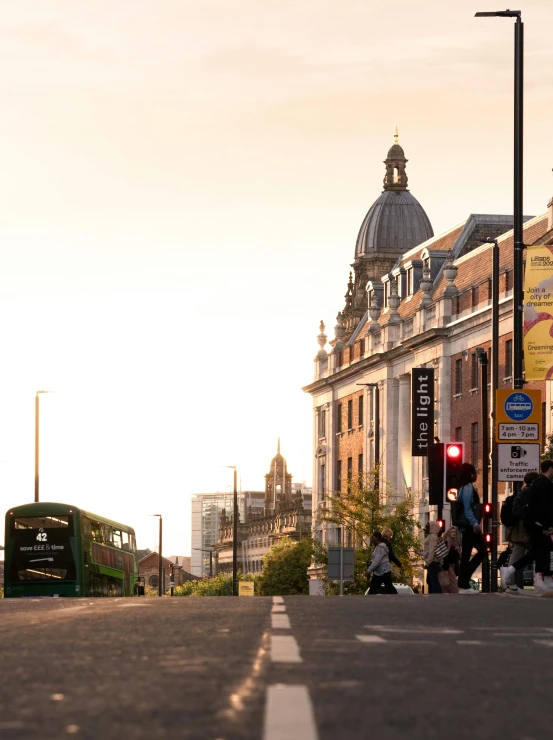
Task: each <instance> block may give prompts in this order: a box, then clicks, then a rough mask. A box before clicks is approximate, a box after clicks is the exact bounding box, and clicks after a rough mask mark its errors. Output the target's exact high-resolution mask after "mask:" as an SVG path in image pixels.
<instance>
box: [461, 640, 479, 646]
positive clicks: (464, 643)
mask: <svg viewBox="0 0 553 740" xmlns="http://www.w3.org/2000/svg"><path fill="white" fill-rule="evenodd" d="M456 643H457V645H483V644H484V643H483V642H482V640H456Z"/></svg>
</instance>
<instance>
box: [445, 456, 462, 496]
mask: <svg viewBox="0 0 553 740" xmlns="http://www.w3.org/2000/svg"><path fill="white" fill-rule="evenodd" d="M463 458H464V445H463V443H462V442H447V443H446V445H445V497H446V500H447V501H456V500H457V492H458V491H459V476H460V474H461V465H462V464H463Z"/></svg>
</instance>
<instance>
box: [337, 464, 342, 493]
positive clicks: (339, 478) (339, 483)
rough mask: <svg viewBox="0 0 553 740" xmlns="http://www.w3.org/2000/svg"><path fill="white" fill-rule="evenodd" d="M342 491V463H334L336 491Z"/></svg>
mask: <svg viewBox="0 0 553 740" xmlns="http://www.w3.org/2000/svg"><path fill="white" fill-rule="evenodd" d="M341 490H342V461H341V460H337V461H336V491H337V492H338V493H340V491H341Z"/></svg>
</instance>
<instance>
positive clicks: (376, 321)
mask: <svg viewBox="0 0 553 740" xmlns="http://www.w3.org/2000/svg"><path fill="white" fill-rule="evenodd" d="M384 164H385V177H384V190H383V192H382V193H381V194H380V195H379V196H378V198H377V199H376V200H375V202H374V203H373V205H372V206H371V207H370V208H369V210H368V212H367V214H366V216H365V217H364V219H363V221H362V223H361V227H360V229H359V235H358V237H357V241H356V244H355V249H354V251H353V262H351V263H350V268H351V271H350V272H349V281H348V282H347V289H346V294H345V302H344V304H342V305H341V306H340V310H339V311H338V314H337V317H336V324H335V326H334V336H333V337H332V338H331V339H330V340H329V337H328V335H327V333H326V328H325V323H324V321H321V322H320V326H319V335H318V343H319V351H318V353H317V355H316V357H315V360H314V377H313V380H312V382H310V383H309V384H308V385H306V386H305V387H304V391H305V392H307V393H309V394H310V395H311V397H312V399H313V451H314V458H313V464H314V469H313V533H314V535H315V536H316V537H317V538H319V539H320V540H322V541H323V542H326V543H336V542H340V541H341V537H342V534H341V531H340V530H339V529H338V528H336V527H335V526H334V525H331V524H328V523H324V522H322V521H321V518H320V513H321V512H322V511H323V510H324V509H325V508H327V506H328V505H329V501H330V500H331V498H332V497H333V496H334V495H336V494H337V493H339V492H343V491H345V490H347V486H348V481H351V480H352V479H353V477H354V476H358V475H366V474H368V473H370V472H371V471H373V470H374V469H375V465H377V464H378V468H379V475H380V480H381V481H383V485H382V486H381V490H382V491H384V490H387V491H389V492H392V491H393V492H394V495H396V496H405V495H407V494H411V495H412V497H413V505H414V507H415V512H416V514H417V516H418V517H419V519H420V521H421V524H425V523H426V522H427V521H428V520H429V518H430V517H431V516H432V517H433V518H435V516H436V512H435V511H434V510H433V508H432V507H431V506H430V505H429V501H428V465H427V457H426V456H425V454H422V455H414V454H412V439H411V382H412V371H413V369H415V368H432V370H433V373H432V375H433V378H434V399H435V402H434V427H433V429H431V430H428V433H429V437H430V442H432V438H433V437H438V438H439V439H440V440H441V441H448V440H458V441H463V442H464V443H465V459H466V460H468V461H469V462H472V463H473V464H474V465H475V466H476V467H477V468H479V470H480V471H481V470H482V466H483V459H482V449H483V432H482V423H481V399H482V388H481V387H480V385H481V383H480V377H481V375H480V374H479V373H480V367H479V360H478V356H479V353H477V352H476V349H477V348H479V349H483V350H489V349H490V346H491V309H492V292H491V255H492V245H491V244H489V243H487V240H488V239H490V240H493V239H497V243H498V246H499V253H500V277H499V284H500V301H499V303H500V332H499V333H500V342H499V358H500V359H499V362H500V373H499V374H500V387H501V386H503V387H506V386H509V385H510V384H511V365H512V287H513V272H512V270H513V235H512V216H507V215H489V214H471V215H469V216H468V218H466V219H465V220H464V221H462V222H461V223H459V224H457V225H455V226H453V227H452V228H450V229H449V230H447V231H446V232H445V233H443V234H440V235H438V236H435V235H434V233H433V230H432V226H431V223H430V220H429V218H428V216H427V214H426V212H425V210H424V208H423V206H422V205H421V204H420V203H419V202H418V201H417V200H416V198H415V197H414V196H413V195H412V194H411V193H410V192H409V191H408V190H407V171H406V164H407V159H406V158H405V154H404V151H403V148H402V147H401V146H400V145H399V142H398V134H397V130H396V133H395V136H394V144H393V146H392V147H391V149H390V150H389V151H388V155H387V157H386V159H385V160H384ZM524 243H525V245H532V244H553V200H550V201H549V203H548V212H547V213H544V214H542V215H540V216H537V217H535V218H532V217H525V219H524ZM346 259H347V255H344V261H346ZM528 387H530V388H540V389H541V390H542V400H543V408H542V411H543V424H542V431H543V433H544V434H545V433H548V434H550V433H551V430H552V425H551V412H550V409H551V401H552V394H551V389H550V382H540V383H534V382H532V383H529V384H528ZM485 392H488V393H489V386H488V388H486V389H485ZM384 482H385V485H384ZM508 485H509V484H505V485H503V484H502V485H501V488H500V493H501V494H503V493H504V492H505V490H506V486H507V487H508ZM383 495H386V494H384V493H383ZM445 516H446V519H447V507H446V511H445ZM344 536H345V535H344Z"/></svg>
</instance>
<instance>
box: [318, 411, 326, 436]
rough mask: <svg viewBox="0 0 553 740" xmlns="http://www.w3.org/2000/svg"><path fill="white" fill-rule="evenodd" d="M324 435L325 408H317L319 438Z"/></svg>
mask: <svg viewBox="0 0 553 740" xmlns="http://www.w3.org/2000/svg"><path fill="white" fill-rule="evenodd" d="M323 437H326V409H319V438H320V439H322V438H323Z"/></svg>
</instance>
